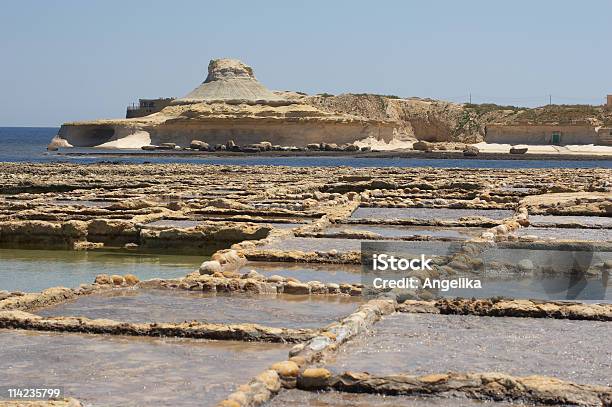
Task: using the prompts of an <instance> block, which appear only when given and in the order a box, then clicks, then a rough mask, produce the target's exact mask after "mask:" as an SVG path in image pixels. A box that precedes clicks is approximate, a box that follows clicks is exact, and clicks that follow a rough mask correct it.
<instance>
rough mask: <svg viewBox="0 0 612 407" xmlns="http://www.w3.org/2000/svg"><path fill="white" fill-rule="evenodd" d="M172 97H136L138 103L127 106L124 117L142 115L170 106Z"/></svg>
mask: <svg viewBox="0 0 612 407" xmlns="http://www.w3.org/2000/svg"><path fill="white" fill-rule="evenodd" d="M172 101H174V98H157V99H138V105H135V104H133V105H132V106H128V107H127V111H126V113H125V118H126V119H129V118H132V117H143V116H148V115H150V114H153V113H157V112H159V111H161V110H162V109H163V108H164V107H167V106H170V104H171V103H172Z"/></svg>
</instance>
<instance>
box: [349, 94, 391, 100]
mask: <svg viewBox="0 0 612 407" xmlns="http://www.w3.org/2000/svg"><path fill="white" fill-rule="evenodd" d="M352 95H354V96H378V97H381V98H387V99H401V97H399V96H397V95H381V94H378V93H352Z"/></svg>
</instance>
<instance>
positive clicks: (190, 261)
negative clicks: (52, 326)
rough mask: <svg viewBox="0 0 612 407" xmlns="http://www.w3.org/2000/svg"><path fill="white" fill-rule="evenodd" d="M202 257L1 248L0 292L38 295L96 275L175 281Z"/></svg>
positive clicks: (194, 268) (200, 261)
mask: <svg viewBox="0 0 612 407" xmlns="http://www.w3.org/2000/svg"><path fill="white" fill-rule="evenodd" d="M204 259H205V258H204V256H172V255H149V254H136V253H134V254H132V253H112V252H81V251H68V250H10V249H0V290H7V291H25V292H38V291H41V290H44V289H45V288H49V287H55V286H64V287H78V285H79V284H82V283H93V281H94V278H95V276H96V275H98V274H102V273H105V274H121V275H125V274H134V275H135V276H137V277H138V278H140V279H141V280H144V279H150V278H157V277H159V278H176V277H182V276H184V275H186V274H187V273H190V272H192V271H194V270H196V269H197V268H198V267H199V265H200V264H201V263H202V261H203V260H204Z"/></svg>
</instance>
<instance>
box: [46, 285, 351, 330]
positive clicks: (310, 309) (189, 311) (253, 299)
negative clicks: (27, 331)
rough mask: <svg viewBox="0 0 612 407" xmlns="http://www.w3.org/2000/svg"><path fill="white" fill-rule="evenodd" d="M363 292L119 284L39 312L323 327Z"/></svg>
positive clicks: (133, 319)
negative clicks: (250, 291)
mask: <svg viewBox="0 0 612 407" xmlns="http://www.w3.org/2000/svg"><path fill="white" fill-rule="evenodd" d="M360 302H361V297H342V296H336V297H328V296H307V295H304V296H302V295H280V296H276V295H267V296H249V295H239V294H236V295H231V296H229V295H220V294H219V295H214V294H204V293H197V292H193V291H184V290H145V289H139V290H131V289H118V290H112V291H109V292H104V293H100V294H92V295H88V296H83V297H79V298H77V299H76V300H74V301H70V302H66V303H63V304H59V305H56V306H53V307H49V308H46V309H44V310H40V311H39V312H37V314H39V315H43V316H82V317H87V318H108V319H113V320H116V321H125V322H134V323H141V322H184V321H193V320H198V321H202V322H212V323H224V324H237V323H256V324H261V325H266V326H273V327H285V328H320V327H323V326H325V325H327V324H329V323H331V322H334V321H336V320H338V319H340V318H343V317H345V316H347V315H348V314H350V313H351V312H353V311H354V310H355V309H356V308H357V307H358V305H359V303H360Z"/></svg>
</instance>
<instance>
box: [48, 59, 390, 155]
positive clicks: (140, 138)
mask: <svg viewBox="0 0 612 407" xmlns="http://www.w3.org/2000/svg"><path fill="white" fill-rule="evenodd" d="M395 127H396V125H395V123H393V122H391V121H389V120H385V119H375V118H368V117H364V116H360V115H356V114H349V113H346V112H333V111H330V110H323V109H319V108H317V107H316V106H315V105H313V104H308V103H305V102H304V101H303V100H297V99H294V98H285V97H284V96H283V95H279V94H275V93H273V92H271V91H269V90H268V89H266V88H265V87H264V86H263V85H262V84H261V83H259V82H258V81H257V80H256V79H255V76H254V74H253V69H252V68H251V67H249V66H247V65H245V64H243V63H242V62H240V61H237V60H212V61H211V62H210V64H209V67H208V76H207V78H206V80H205V81H204V82H203V83H202V84H201V85H200V86H198V87H197V88H196V89H194V90H193V91H192V92H190V93H189V94H187V95H186V96H185V97H183V98H180V99H177V100H175V101H174V102H173V103H172V105H171V106H168V107H166V108H164V109H163V110H161V111H160V112H158V113H154V114H151V115H149V116H145V117H139V118H134V119H116V120H95V121H89V122H76V123H65V124H64V125H62V127H61V129H60V131H59V133H58V135H57V136H56V137H55V138H54V139H53V140H52V143H51V144H50V145H49V148H50V149H53V148H58V147H107V148H140V147H142V146H145V145H149V144H162V143H174V144H176V145H178V146H180V147H188V146H189V145H190V143H191V141H192V140H194V139H197V140H203V141H206V142H207V143H211V144H223V143H226V142H228V141H229V140H233V141H234V142H235V143H237V144H239V145H248V144H253V143H259V142H261V141H264V140H265V141H269V142H271V143H272V144H278V145H285V146H301V147H305V146H306V145H308V144H310V143H331V142H333V143H337V144H350V143H353V142H355V141H358V140H362V139H365V138H371V137H373V138H375V139H378V140H383V141H387V142H388V141H390V140H391V139H392V138H393V134H394V129H395Z"/></svg>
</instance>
